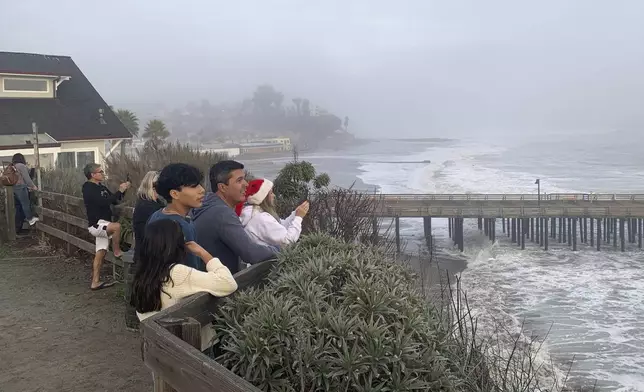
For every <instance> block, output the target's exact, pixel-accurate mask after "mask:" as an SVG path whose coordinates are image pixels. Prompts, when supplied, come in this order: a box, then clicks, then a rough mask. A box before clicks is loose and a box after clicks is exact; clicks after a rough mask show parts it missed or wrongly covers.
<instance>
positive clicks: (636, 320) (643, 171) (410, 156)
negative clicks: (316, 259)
mask: <svg viewBox="0 0 644 392" xmlns="http://www.w3.org/2000/svg"><path fill="white" fill-rule="evenodd" d="M638 138H640V136H638V135H637V134H632V135H628V134H624V133H619V134H617V133H614V132H612V133H603V134H601V133H598V134H595V135H592V137H588V136H586V137H583V138H582V137H580V136H579V135H575V134H568V135H559V134H552V135H540V136H539V137H533V138H527V137H525V136H523V135H520V137H515V138H503V140H502V141H501V142H496V143H490V142H488V141H485V140H480V139H478V140H476V139H470V140H434V141H418V140H415V141H391V140H387V141H375V142H373V143H369V144H366V145H363V146H359V147H354V148H352V149H350V150H344V151H342V152H326V153H325V152H322V153H313V154H303V155H302V156H301V158H302V159H306V160H308V161H311V162H312V163H314V164H315V166H316V168H317V169H318V170H319V171H326V172H328V173H329V174H330V175H331V178H332V181H333V183H334V184H337V185H340V186H348V185H351V184H352V183H353V181H355V180H356V178H357V179H359V182H358V183H357V184H356V188H359V189H365V188H367V187H369V186H377V187H378V188H380V190H381V191H382V192H383V193H414V194H423V193H468V192H472V193H535V194H536V192H537V188H536V185H535V184H534V182H535V179H536V178H540V180H541V189H542V192H547V193H554V192H590V191H593V192H616V193H617V192H620V193H644V155H643V154H641V152H640V151H638V147H637V146H638V143H633V141H634V140H638ZM426 160H429V161H430V162H429V163H428V162H423V161H426ZM286 161H288V159H287V158H285V159H278V160H272V161H270V162H264V163H265V164H262V165H261V168H260V169H259V171H258V174H260V175H263V176H267V177H274V176H275V175H276V173H277V170H279V168H280V167H281V166H282V164H283V163H284V162H286ZM251 169H252V168H251ZM432 223H433V225H432V226H433V234H434V236H435V237H436V238H437V241H438V246H439V247H440V248H442V249H444V250H445V251H447V252H450V253H452V254H460V252H458V251H456V250H455V249H453V247H452V244H451V241H450V240H449V238H448V236H447V220H446V219H434V220H433V222H432ZM401 234H402V235H403V236H405V238H406V240H407V241H408V245H407V249H408V251H411V252H414V251H415V250H416V249H419V248H422V247H423V246H424V245H423V241H422V236H423V226H422V220H420V219H402V220H401ZM550 246H551V249H550V250H549V251H547V252H546V251H544V250H542V249H541V248H539V247H538V246H536V245H534V244H532V243H531V242H529V241H526V249H525V250H523V251H522V250H520V249H517V246H516V245H512V244H511V243H510V241H509V240H508V238H507V237H506V236H504V235H503V234H502V233H501V226H500V224H497V242H496V243H495V244H492V243H491V242H490V241H489V240H487V239H486V238H485V237H484V236H483V235H482V234H481V233H479V231H478V230H477V228H476V221H475V220H474V219H472V220H466V223H465V252H464V253H463V254H462V255H461V257H464V258H466V259H467V268H466V270H465V271H464V272H463V273H462V275H461V277H462V285H463V288H464V289H465V290H466V292H467V294H468V299H469V300H470V305H471V306H472V309H473V312H474V313H475V314H476V315H477V316H479V318H480V328H481V329H482V331H483V332H484V333H485V332H490V331H492V330H494V329H495V328H497V327H498V326H499V325H500V326H502V327H503V328H505V329H506V330H507V331H508V332H509V333H511V334H516V333H519V332H521V331H523V334H524V335H526V336H531V335H538V336H541V337H543V336H546V335H547V338H546V343H545V344H544V345H543V346H542V347H541V350H540V352H539V358H540V359H541V360H543V361H545V362H546V365H545V366H548V367H552V368H553V370H554V371H555V374H558V375H559V377H563V376H564V375H565V374H567V373H569V375H568V385H570V386H593V385H595V383H596V387H597V389H596V390H599V391H620V392H627V391H644V252H640V251H638V250H637V249H636V245H635V246H634V245H633V244H629V246H630V247H629V249H628V251H627V252H624V253H622V252H619V251H614V250H613V249H612V246H608V245H604V247H603V249H602V251H601V252H597V251H596V250H594V249H593V248H591V247H590V246H588V245H584V244H580V246H579V251H577V252H573V251H572V250H570V248H568V246H567V245H563V244H558V243H557V242H556V241H552V240H551V241H550ZM521 326H523V327H521Z"/></svg>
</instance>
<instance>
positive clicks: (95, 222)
mask: <svg viewBox="0 0 644 392" xmlns="http://www.w3.org/2000/svg"><path fill="white" fill-rule="evenodd" d="M83 174H85V178H87V181H86V182H85V183H84V184H83V201H84V202H85V209H86V210H87V223H88V225H89V227H88V228H87V230H88V231H89V233H90V234H91V235H92V236H94V237H95V238H96V254H95V255H94V263H93V266H92V284H91V286H90V288H91V289H92V290H100V289H104V288H107V287H111V286H113V285H114V283H113V282H110V283H107V282H101V281H100V273H101V267H102V266H103V260H104V259H105V254H107V250H108V249H109V247H110V238H111V239H112V251H113V252H114V257H121V255H122V254H121V247H120V240H121V224H120V223H118V222H112V205H113V204H118V203H119V202H120V201H121V200H122V199H123V195H124V194H125V191H127V189H128V188H129V187H130V183H129V182H124V183H122V184H121V185H119V190H118V191H117V192H116V193H112V192H110V190H109V189H107V187H106V186H105V185H103V184H102V182H103V181H104V180H105V171H103V169H102V168H101V165H99V164H96V163H88V164H87V165H85V168H84V169H83Z"/></svg>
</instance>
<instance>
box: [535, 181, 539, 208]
mask: <svg viewBox="0 0 644 392" xmlns="http://www.w3.org/2000/svg"><path fill="white" fill-rule="evenodd" d="M534 183H535V184H537V205H538V206H539V207H541V180H540V179H538V178H537V180H536V181H535V182H534Z"/></svg>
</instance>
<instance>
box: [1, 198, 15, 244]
mask: <svg viewBox="0 0 644 392" xmlns="http://www.w3.org/2000/svg"><path fill="white" fill-rule="evenodd" d="M4 190H5V192H4V195H5V201H4V208H5V222H3V226H5V233H6V237H7V241H10V242H11V241H15V240H16V203H15V200H14V198H13V187H12V186H6V187H4Z"/></svg>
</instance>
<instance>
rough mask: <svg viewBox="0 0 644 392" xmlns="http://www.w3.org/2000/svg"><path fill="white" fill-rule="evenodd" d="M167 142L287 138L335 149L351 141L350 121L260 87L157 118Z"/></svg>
mask: <svg viewBox="0 0 644 392" xmlns="http://www.w3.org/2000/svg"><path fill="white" fill-rule="evenodd" d="M159 118H160V119H161V120H163V121H164V122H165V124H166V125H167V127H168V129H169V130H171V132H172V134H171V137H170V138H171V139H180V140H181V141H184V142H185V141H189V142H191V143H195V144H202V143H208V142H213V143H234V142H243V141H246V140H250V139H253V138H265V137H276V136H287V137H290V138H291V140H292V142H293V144H295V145H297V146H298V148H300V149H310V148H323V147H326V148H335V147H340V146H344V145H346V144H347V143H349V142H351V141H353V140H354V137H353V135H352V134H350V133H349V132H348V129H347V128H348V125H349V118H348V117H344V118H341V117H339V116H337V115H335V114H333V113H330V112H328V111H326V110H324V109H323V108H321V107H319V106H318V105H315V104H314V103H312V102H311V101H310V100H309V99H307V98H299V97H296V98H292V99H286V98H285V96H284V94H283V93H282V92H280V91H278V90H276V89H275V88H274V87H273V86H271V85H268V84H265V85H261V86H258V87H257V88H256V89H255V91H254V92H253V94H252V96H250V97H248V98H246V99H244V100H242V101H241V102H233V103H225V104H217V105H213V104H211V103H210V102H209V101H207V100H202V101H201V102H200V103H195V102H190V103H188V104H187V105H186V106H185V107H183V108H177V109H174V110H172V111H169V112H166V113H165V114H164V115H163V116H159Z"/></svg>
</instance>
